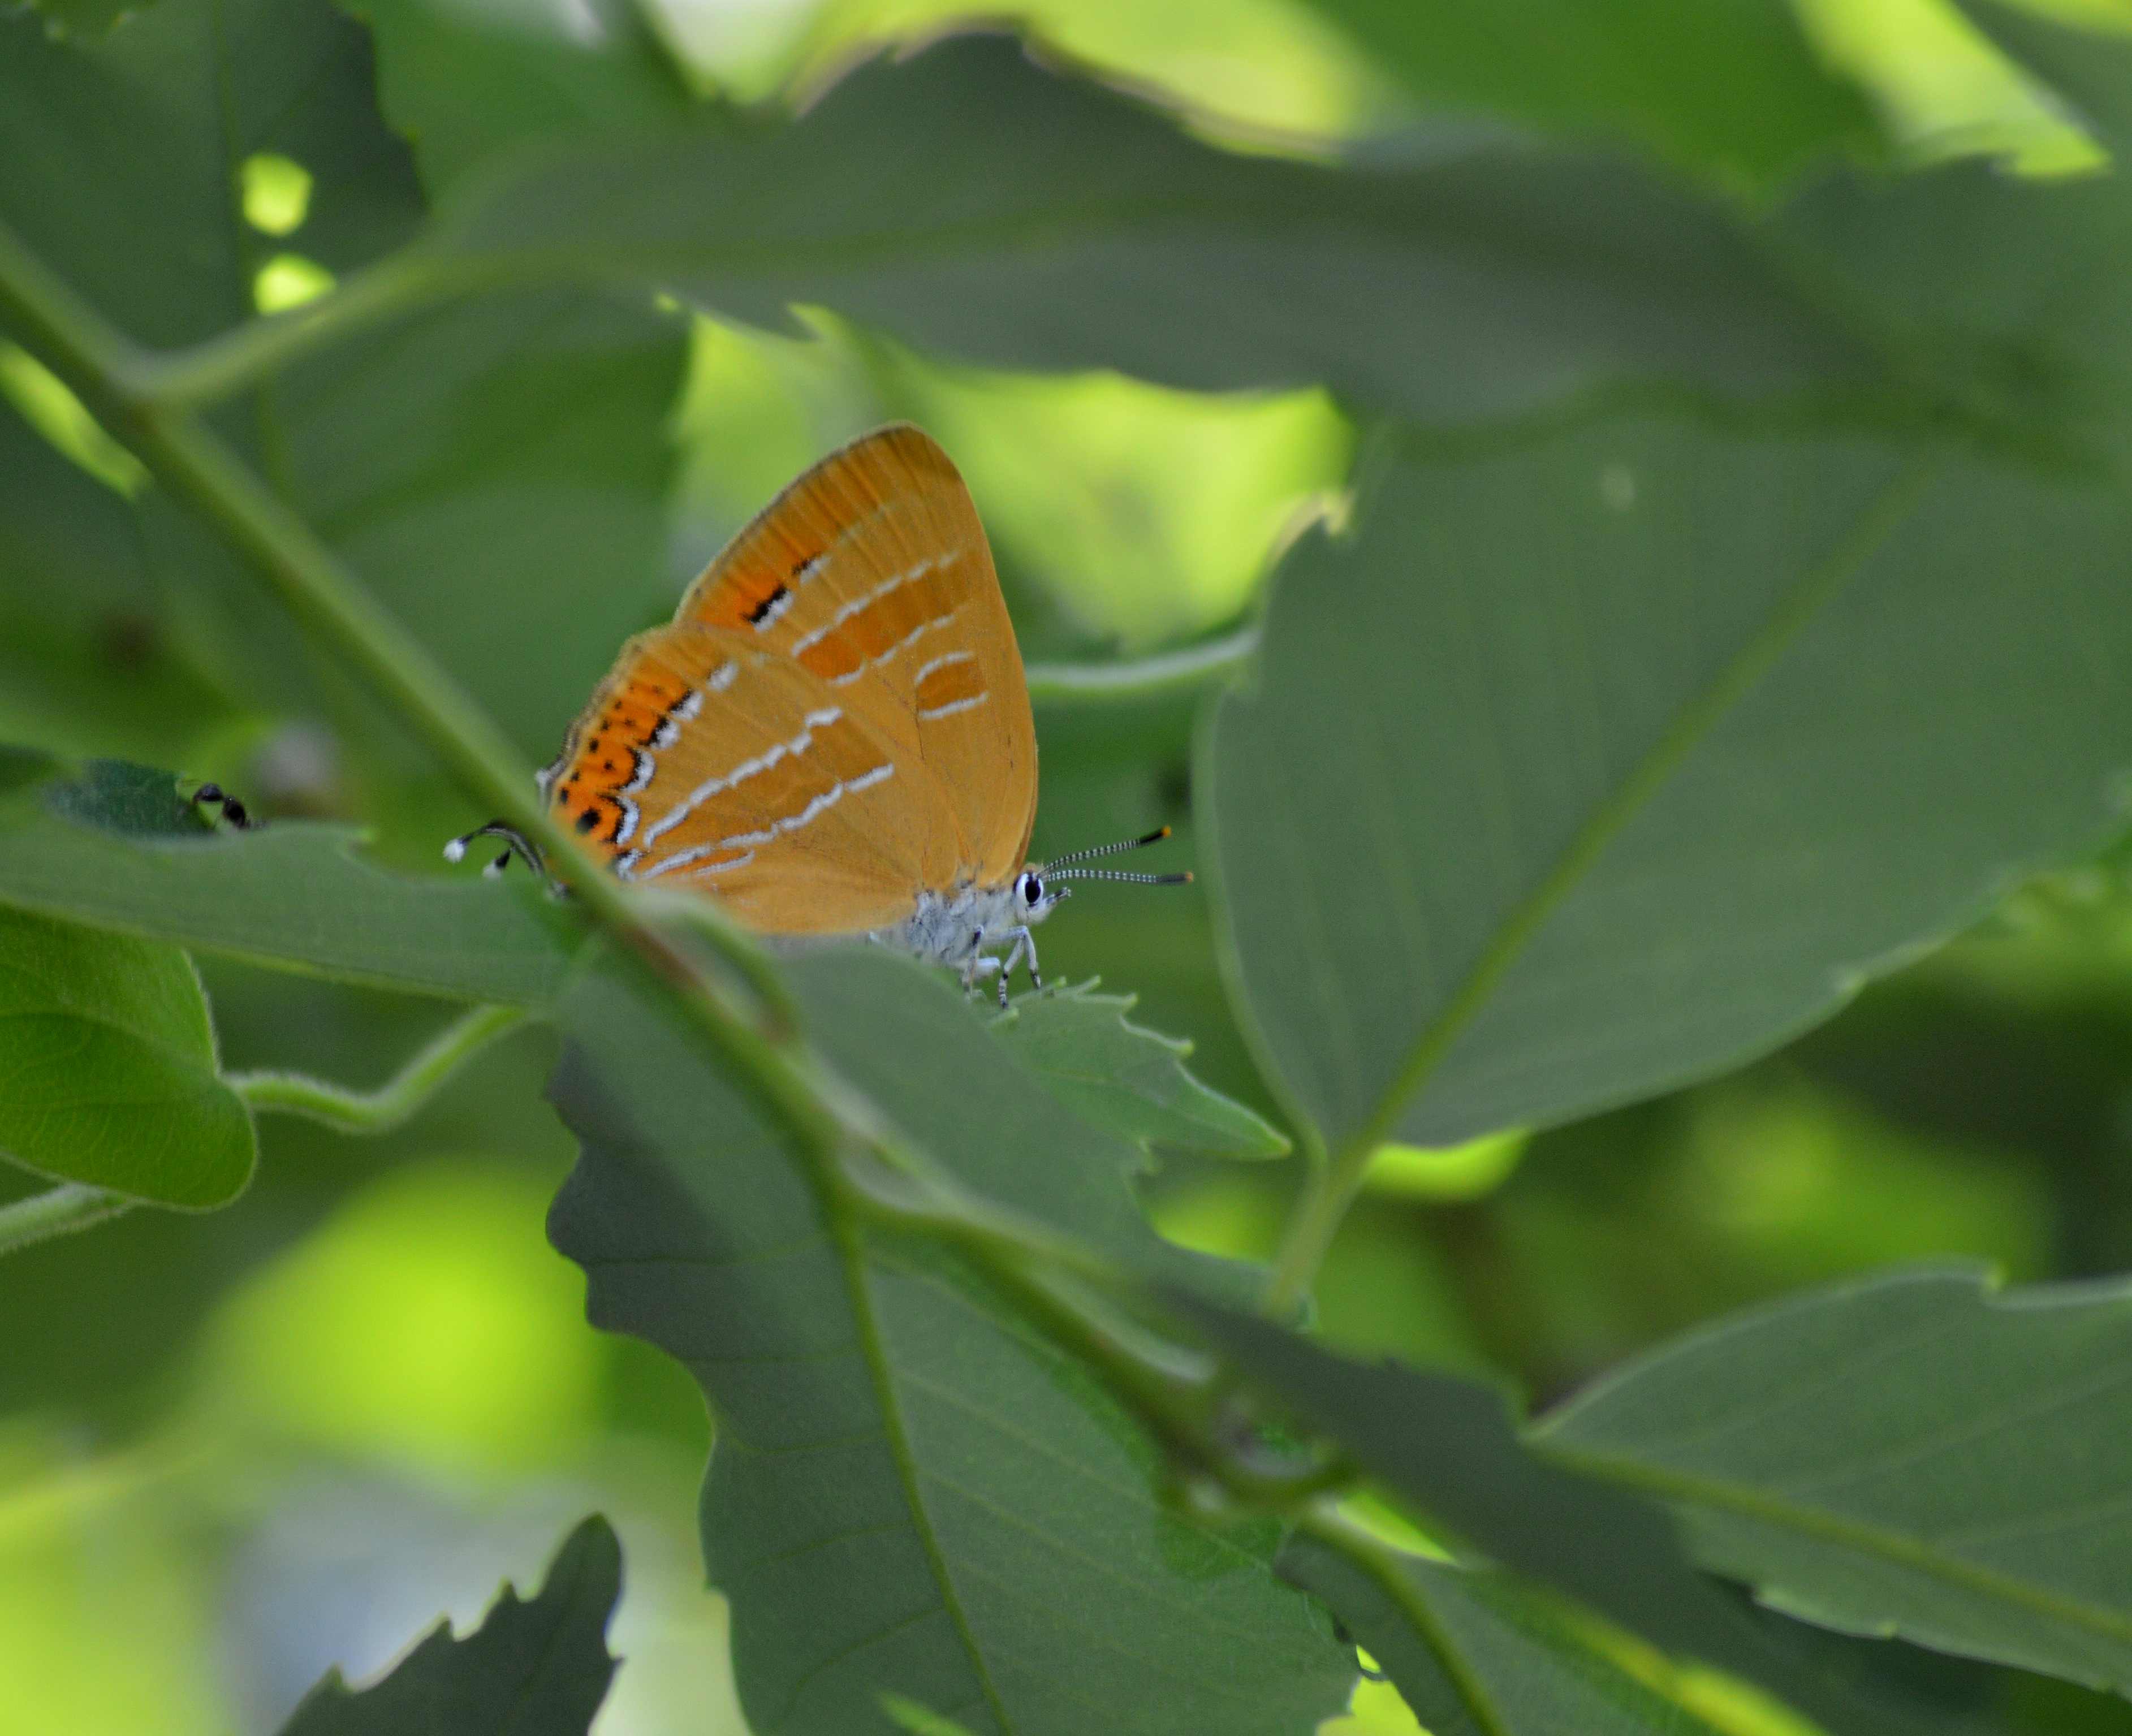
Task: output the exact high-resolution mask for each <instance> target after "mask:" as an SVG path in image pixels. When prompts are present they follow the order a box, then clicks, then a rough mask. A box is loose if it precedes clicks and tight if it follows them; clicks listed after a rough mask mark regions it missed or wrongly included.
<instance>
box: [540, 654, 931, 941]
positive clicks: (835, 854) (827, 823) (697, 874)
mask: <svg viewBox="0 0 2132 1736" xmlns="http://www.w3.org/2000/svg"><path fill="white" fill-rule="evenodd" d="M549 777H550V782H549V786H548V792H549V799H550V803H551V804H552V805H553V806H554V807H555V808H556V810H557V811H558V815H559V818H562V819H563V820H564V822H565V823H567V824H570V825H573V826H574V827H576V828H577V829H578V830H579V832H581V833H582V834H583V836H584V837H586V839H587V841H588V842H591V843H593V844H595V845H598V846H600V847H602V848H603V850H604V851H606V852H607V855H608V856H610V857H611V859H612V861H613V864H614V866H615V870H616V871H617V873H618V874H620V875H622V877H623V878H624V879H626V880H634V881H638V882H656V883H658V884H660V885H669V886H673V887H675V888H679V889H681V890H695V891H708V892H712V893H714V894H716V895H717V896H718V899H720V900H721V901H722V902H723V903H724V904H727V906H728V907H729V908H731V909H732V911H733V913H734V914H736V915H737V916H738V917H739V918H741V919H742V920H743V921H745V922H747V923H749V924H750V925H751V926H752V927H754V928H759V929H761V930H763V931H765V932H767V933H847V932H852V931H856V930H862V929H867V928H879V927H886V926H888V925H889V924H891V923H895V922H896V921H899V920H900V919H901V918H904V917H906V916H908V915H909V914H910V911H911V909H912V906H913V904H915V900H916V898H917V894H918V892H919V890H920V889H921V888H923V887H924V886H928V885H944V884H946V883H947V882H948V880H949V879H950V878H952V876H953V872H954V868H955V830H954V819H953V814H952V813H951V812H950V810H949V808H948V798H947V796H946V794H945V793H944V791H943V790H942V789H941V788H940V786H939V780H938V779H936V778H935V777H934V775H933V774H932V772H931V771H930V770H929V768H928V765H927V764H926V763H925V761H924V759H923V758H922V757H921V756H920V755H917V754H916V753H915V752H914V751H911V749H910V746H909V744H908V743H907V742H901V741H896V740H891V739H890V738H888V737H886V736H884V735H883V734H882V733H881V731H879V730H877V729H876V728H875V727H873V726H872V724H871V723H869V722H867V718H866V717H865V716H864V715H863V714H862V712H860V710H859V709H858V708H857V707H855V706H852V705H851V704H849V703H848V701H847V699H846V697H845V696H844V695H843V694H840V693H838V692H837V691H836V690H835V689H834V688H831V687H830V686H829V685H828V683H826V682H825V681H824V680H823V679H821V678H820V677H819V676H817V675H814V674H811V673H810V672H809V671H808V670H807V669H805V668H804V666H803V665H802V664H799V662H797V661H795V659H792V658H790V657H786V656H782V655H778V654H776V653H775V652H772V651H769V650H765V649H764V648H763V647H762V646H761V645H759V644H757V643H756V640H755V639H754V637H753V635H751V634H749V633H747V632H745V631H742V632H731V631H715V630H711V629H706V628H701V627H694V626H670V627H664V628H660V629H658V630H657V631H653V632H650V633H645V634H641V635H638V636H637V637H636V639H633V640H631V641H630V643H629V644H628V645H627V646H626V647H624V649H623V651H622V656H621V657H620V659H617V663H616V664H615V668H614V670H613V672H612V674H610V675H609V676H608V678H607V680H606V682H604V683H603V684H602V686H601V688H600V690H599V692H598V693H596V694H595V695H594V696H593V702H592V703H591V705H589V706H588V707H587V708H586V711H585V713H584V715H583V717H581V718H580V719H579V722H578V725H577V726H576V727H574V729H573V730H572V731H571V736H570V740H569V742H568V744H566V746H565V747H564V756H563V758H562V759H561V760H558V761H557V763H556V765H555V768H554V770H552V772H551V773H550V774H549Z"/></svg>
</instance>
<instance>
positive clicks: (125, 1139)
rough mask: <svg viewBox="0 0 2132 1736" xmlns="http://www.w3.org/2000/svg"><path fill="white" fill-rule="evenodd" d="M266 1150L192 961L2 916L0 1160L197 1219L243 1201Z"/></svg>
mask: <svg viewBox="0 0 2132 1736" xmlns="http://www.w3.org/2000/svg"><path fill="white" fill-rule="evenodd" d="M256 1155H257V1140H256V1139H255V1137H254V1135H253V1133H252V1115H251V1112H250V1111H249V1110H247V1109H246V1108H245V1106H244V1105H243V1103H242V1101H241V1100H240V1099H239V1098H238V1096H237V1094H236V1093H235V1092H234V1091H231V1090H230V1089H229V1088H228V1086H225V1085H224V1084H223V1082H222V1079H221V1076H220V1073H219V1071H218V1067H217V1065H216V1060H215V1046H214V1027H213V1025H212V1024H210V1023H209V1018H208V1010H207V1000H206V997H205V996H204V995H202V994H201V992H200V985H199V978H198V977H197V976H194V974H193V966H192V961H191V960H190V959H189V958H187V957H185V954H184V953H183V952H180V950H179V949H178V948H177V947H173V946H168V945H164V944H159V943H157V942H150V941H142V940H134V939H131V938H127V937H126V936H123V935H118V934H105V933H98V932H96V931H95V930H94V929H89V928H76V927H74V926H73V925H72V924H70V923H57V922H52V921H49V920H47V919H46V918H42V917H37V916H31V915H27V914H24V913H22V912H21V911H17V910H0V1157H4V1158H12V1159H13V1160H14V1161H15V1162H17V1163H21V1164H23V1165H25V1166H26V1167H27V1168H31V1169H34V1170H36V1171H37V1172H38V1173H41V1174H43V1175H47V1176H50V1177H53V1178H54V1179H55V1180H57V1181H62V1182H82V1183H84V1184H86V1185H88V1186H90V1187H102V1188H108V1189H109V1190H110V1191H111V1192H114V1193H119V1194H123V1195H125V1196H127V1197H128V1198H130V1199H134V1200H139V1201H144V1202H146V1203H148V1204H151V1205H157V1206H179V1207H183V1208H185V1209H188V1210H194V1211H198V1210H204V1209H206V1208H209V1207H211V1206H224V1205H227V1204H228V1202H229V1201H231V1200H233V1199H234V1198H235V1197H236V1196H238V1194H239V1193H241V1192H243V1190H244V1185H245V1183H246V1182H248V1181H250V1180H251V1179H252V1163H253V1160H254V1158H255V1157H256Z"/></svg>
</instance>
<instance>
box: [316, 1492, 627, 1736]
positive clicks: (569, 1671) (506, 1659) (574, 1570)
mask: <svg viewBox="0 0 2132 1736" xmlns="http://www.w3.org/2000/svg"><path fill="white" fill-rule="evenodd" d="M621 1593H622V1546H621V1545H620V1544H619V1543H617V1542H616V1541H615V1535H614V1532H613V1530H612V1528H611V1527H609V1526H608V1524H607V1521H606V1520H605V1519H603V1518H600V1517H599V1516H598V1514H594V1515H593V1517H592V1518H588V1519H587V1520H585V1521H584V1522H583V1523H582V1524H580V1525H579V1527H577V1529H576V1530H574V1531H573V1532H571V1533H570V1534H569V1537H567V1538H565V1539H564V1543H563V1547H562V1548H561V1549H559V1551H556V1555H555V1561H553V1562H552V1563H550V1566H549V1568H548V1577H547V1579H546V1580H545V1582H544V1583H543V1584H542V1585H541V1587H540V1593H539V1595H537V1596H535V1598H534V1599H532V1601H531V1603H521V1601H520V1600H519V1597H518V1594H517V1593H516V1591H515V1590H512V1589H511V1587H510V1586H508V1585H506V1586H505V1587H504V1588H503V1595H502V1596H501V1597H499V1598H498V1599H497V1600H496V1602H495V1603H494V1604H492V1606H491V1607H490V1609H489V1612H488V1614H487V1617H486V1618H484V1619H483V1622H482V1624H481V1626H480V1628H478V1629H477V1630H476V1631H475V1632H473V1633H470V1634H468V1636H467V1637H466V1638H464V1639H454V1638H453V1637H452V1630H451V1623H449V1622H439V1623H438V1624H437V1625H436V1626H435V1628H432V1629H430V1633H429V1634H428V1635H427V1637H426V1638H424V1640H423V1641H422V1642H421V1644H420V1645H419V1646H417V1647H415V1649H414V1650H413V1651H412V1652H410V1653H408V1655H407V1656H406V1657H404V1658H402V1659H401V1661H400V1662H399V1663H398V1664H397V1665H396V1666H394V1668H393V1671H392V1673H391V1675H390V1676H387V1677H386V1678H385V1679H384V1680H383V1681H381V1682H378V1683H377V1684H376V1685H375V1686H372V1687H368V1688H365V1689H363V1690H361V1691H360V1692H354V1691H351V1690H349V1689H348V1686H346V1685H345V1684H344V1683H343V1681H342V1680H341V1676H340V1671H338V1670H335V1671H332V1672H331V1673H330V1674H329V1675H328V1676H326V1678H325V1680H324V1681H322V1682H320V1683H319V1685H318V1686H316V1687H315V1688H313V1689H312V1690H311V1691H310V1693H309V1694H307V1695H305V1697H304V1702H303V1704H302V1705H300V1706H298V1707H297V1708H296V1710H295V1714H294V1715H293V1716H292V1717H291V1719H289V1721H288V1723H287V1724H284V1725H283V1726H282V1729H281V1736H411V1733H412V1732H415V1731H434V1732H436V1733H439V1736H443V1733H444V1732H447V1731H449V1733H450V1736H584V1733H585V1732H586V1731H587V1730H588V1729H590V1728H591V1726H592V1721H593V1714H594V1713H595V1712H597V1711H598V1710H599V1705H600V1702H601V1700H603V1699H605V1698H606V1697H607V1683H608V1681H609V1680H610V1679H611V1678H612V1676H613V1675H614V1666H615V1660H614V1659H613V1658H612V1657H609V1656H608V1655H607V1619H608V1617H609V1616H610V1615H611V1614H612V1612H613V1609H614V1604H615V1599H617V1597H618V1596H620V1595H621Z"/></svg>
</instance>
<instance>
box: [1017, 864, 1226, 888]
mask: <svg viewBox="0 0 2132 1736" xmlns="http://www.w3.org/2000/svg"><path fill="white" fill-rule="evenodd" d="M1043 878H1044V879H1045V880H1131V882H1132V883H1133V884H1134V885H1136V886H1184V885H1189V884H1190V883H1191V880H1192V875H1191V872H1190V870H1186V871H1185V872H1184V873H1183V874H1125V873H1121V871H1120V870H1117V869H1116V868H1068V869H1067V870H1064V872H1059V871H1058V870H1053V869H1049V868H1047V869H1046V870H1044V875H1043Z"/></svg>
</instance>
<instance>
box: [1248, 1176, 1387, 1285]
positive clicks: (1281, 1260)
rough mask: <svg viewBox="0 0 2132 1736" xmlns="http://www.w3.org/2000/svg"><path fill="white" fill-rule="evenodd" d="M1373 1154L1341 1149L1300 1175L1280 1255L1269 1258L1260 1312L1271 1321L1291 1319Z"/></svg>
mask: <svg viewBox="0 0 2132 1736" xmlns="http://www.w3.org/2000/svg"><path fill="white" fill-rule="evenodd" d="M1373 1149H1375V1148H1374V1147H1373V1146H1371V1145H1366V1144H1362V1145H1347V1146H1343V1147H1342V1148H1341V1149H1340V1150H1338V1151H1337V1152H1335V1153H1333V1154H1332V1158H1331V1159H1330V1160H1329V1161H1328V1162H1326V1163H1320V1164H1318V1165H1316V1166H1315V1167H1314V1168H1312V1169H1310V1170H1309V1171H1308V1173H1306V1174H1305V1176H1304V1182H1303V1192H1302V1194H1301V1196H1299V1198H1298V1200H1297V1201H1296V1205H1295V1210H1294V1211H1293V1212H1292V1213H1290V1214H1289V1220H1288V1225H1287V1228H1286V1230H1284V1232H1283V1234H1282V1235H1281V1242H1280V1252H1279V1253H1278V1254H1275V1257H1274V1265H1273V1275H1272V1277H1270V1278H1268V1279H1267V1280H1266V1292H1265V1312H1267V1313H1268V1314H1269V1315H1270V1316H1273V1317H1274V1318H1275V1319H1276V1320H1280V1319H1285V1318H1286V1317H1287V1316H1289V1315H1291V1314H1293V1313H1294V1312H1295V1307H1296V1305H1297V1304H1298V1303H1299V1302H1301V1301H1302V1300H1303V1297H1304V1292H1306V1291H1308V1289H1309V1288H1310V1283H1311V1280H1312V1279H1313V1278H1316V1277H1317V1276H1318V1267H1320V1266H1321V1265H1323V1264H1324V1262H1325V1255H1326V1254H1327V1252H1328V1250H1329V1249H1331V1248H1332V1238H1333V1237H1334V1236H1336V1235H1338V1234H1339V1233H1340V1225H1341V1223H1342V1220H1344V1219H1345V1218H1346V1217H1347V1208H1348V1207H1349V1206H1352V1205H1353V1204H1354V1203H1355V1196H1356V1194H1357V1193H1358V1192H1361V1186H1362V1177H1363V1176H1364V1175H1365V1174H1366V1173H1367V1172H1368V1170H1369V1167H1370V1153H1371V1151H1372V1150H1373Z"/></svg>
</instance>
